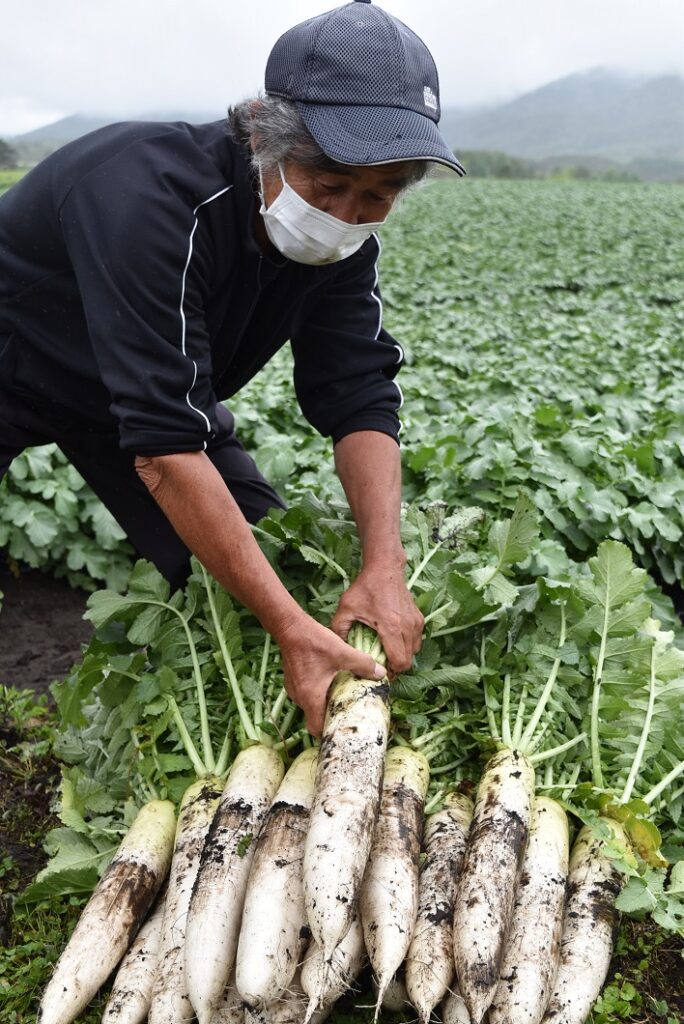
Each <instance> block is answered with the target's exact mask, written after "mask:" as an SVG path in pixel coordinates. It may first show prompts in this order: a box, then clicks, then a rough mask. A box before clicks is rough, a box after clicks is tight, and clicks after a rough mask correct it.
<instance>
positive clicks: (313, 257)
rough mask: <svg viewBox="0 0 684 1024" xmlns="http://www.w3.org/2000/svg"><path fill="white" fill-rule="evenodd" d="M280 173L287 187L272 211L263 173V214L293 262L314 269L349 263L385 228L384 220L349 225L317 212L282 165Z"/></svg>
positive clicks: (276, 241)
mask: <svg viewBox="0 0 684 1024" xmlns="http://www.w3.org/2000/svg"><path fill="white" fill-rule="evenodd" d="M278 170H279V171H280V178H281V180H282V183H283V187H282V189H281V191H280V193H279V194H278V195H277V196H276V198H275V199H274V200H273V202H272V203H271V205H270V206H269V207H268V209H266V205H265V203H264V184H263V178H262V177H261V170H260V171H259V178H260V181H261V209H260V210H259V213H260V214H261V216H262V217H263V219H264V225H265V227H266V234H267V235H268V237H269V238H270V240H271V242H272V243H273V245H274V246H275V247H276V249H277V250H278V251H279V252H281V253H282V254H283V256H287V258H288V259H289V260H294V261H295V263H308V264H310V265H313V266H319V265H320V264H322V263H337V262H338V261H339V260H345V259H346V258H347V256H351V255H352V254H353V253H355V252H356V251H357V249H360V248H361V246H362V245H363V243H364V242H365V241H366V239H367V238H370V236H371V235H372V234H373V232H374V231H375V230H376V229H377V228H379V227H380V226H381V225H382V224H384V221H381V220H380V221H376V222H375V223H373V224H347V222H346V221H344V220H338V218H337V217H333V216H332V214H330V213H325V212H324V211H323V210H317V209H316V207H315V206H311V205H310V204H309V203H307V201H306V200H305V199H302V197H301V196H300V195H299V193H298V192H295V190H294V189H293V188H290V186H289V185H288V184H287V182H286V181H285V176H284V174H283V169H282V167H281V165H280V164H278Z"/></svg>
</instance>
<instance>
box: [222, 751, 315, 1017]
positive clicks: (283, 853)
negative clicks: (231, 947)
mask: <svg viewBox="0 0 684 1024" xmlns="http://www.w3.org/2000/svg"><path fill="white" fill-rule="evenodd" d="M317 756H318V751H317V750H314V749H312V750H305V751H304V752H303V753H301V754H300V755H299V757H298V758H297V759H296V760H295V761H294V763H293V764H292V766H291V767H290V769H289V770H288V772H287V775H286V776H285V778H284V779H283V781H282V783H281V785H280V787H279V789H278V792H277V793H276V795H275V799H274V801H273V805H272V806H271V808H270V809H269V811H268V814H267V815H266V817H265V819H264V824H263V827H262V829H261V832H260V834H259V837H258V839H257V841H256V848H255V852H254V860H253V862H252V870H251V872H250V876H249V882H248V885H247V895H246V897H245V905H244V911H243V914H242V924H241V926H240V939H239V944H238V951H237V962H236V969H235V980H236V985H237V988H238V991H239V992H240V994H241V995H242V997H243V999H244V1000H245V1002H246V1003H248V1004H249V1005H250V1006H267V1005H269V1004H270V1003H274V1002H275V1001H276V1000H279V999H281V998H282V997H283V996H284V994H285V993H286V990H288V989H289V988H290V987H291V983H292V980H293V978H294V975H295V973H296V971H297V968H298V966H299V964H300V962H301V959H302V956H303V953H304V949H305V947H306V943H307V942H308V940H309V937H310V932H309V927H308V924H307V920H306V908H305V906H304V886H303V882H302V869H303V856H304V841H305V839H306V832H307V827H308V824H309V812H310V810H311V801H312V800H313V789H314V780H315V777H316V759H317Z"/></svg>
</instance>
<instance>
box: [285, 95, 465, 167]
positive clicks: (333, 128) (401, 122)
mask: <svg viewBox="0 0 684 1024" xmlns="http://www.w3.org/2000/svg"><path fill="white" fill-rule="evenodd" d="M295 102H296V104H297V109H298V110H299V113H300V114H301V116H302V120H303V121H304V124H305V125H306V127H307V128H308V129H309V131H310V132H311V134H312V135H313V137H314V139H315V140H316V142H317V143H318V145H319V146H320V147H321V149H322V150H323V152H324V153H325V154H326V156H329V157H330V158H331V159H332V160H338V161H339V162H340V163H343V164H388V163H397V162H398V161H400V160H434V161H435V163H440V164H444V165H446V166H447V167H451V169H452V170H454V171H456V173H457V174H460V175H464V174H465V170H464V168H463V167H462V166H461V164H460V163H459V162H458V160H457V159H456V157H455V156H454V154H453V153H452V151H451V150H450V149H449V147H448V146H447V144H446V142H445V141H444V139H443V138H442V135H441V133H440V131H439V129H438V128H437V125H436V124H435V122H434V121H432V120H431V119H430V118H429V117H424V116H423V115H422V114H417V113H416V112H415V111H413V110H405V109H404V108H401V107H375V106H374V107H370V106H369V107H360V106H358V107H357V106H338V105H333V104H331V105H327V104H323V103H301V102H299V101H295Z"/></svg>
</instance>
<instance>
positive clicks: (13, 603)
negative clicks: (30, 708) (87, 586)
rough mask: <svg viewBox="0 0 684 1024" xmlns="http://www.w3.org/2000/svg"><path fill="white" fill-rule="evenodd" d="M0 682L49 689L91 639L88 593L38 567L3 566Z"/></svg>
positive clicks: (0, 569) (0, 580) (41, 690)
mask: <svg viewBox="0 0 684 1024" xmlns="http://www.w3.org/2000/svg"><path fill="white" fill-rule="evenodd" d="M0 591H1V592H2V593H3V594H4V598H3V600H2V605H1V607H0V684H4V685H5V686H14V687H16V688H17V689H32V690H35V691H36V692H37V693H47V692H48V687H49V685H50V683H51V682H53V681H54V680H55V679H63V678H64V677H65V676H66V675H67V674H68V672H69V669H70V668H71V666H72V665H73V664H74V662H75V661H77V660H78V659H79V657H80V655H81V645H82V644H86V643H88V641H89V639H90V637H91V636H92V626H91V625H90V623H89V622H86V621H85V620H84V619H83V618H82V616H83V613H84V611H85V605H86V601H87V599H88V594H86V593H85V591H83V590H72V588H71V587H70V586H69V584H68V583H67V582H66V580H56V579H53V578H52V577H51V576H46V575H45V574H44V573H42V572H39V571H38V570H37V569H22V570H18V569H16V568H14V567H13V568H12V570H11V569H10V568H8V567H7V566H5V565H2V566H1V567H0Z"/></svg>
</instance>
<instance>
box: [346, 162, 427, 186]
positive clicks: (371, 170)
mask: <svg viewBox="0 0 684 1024" xmlns="http://www.w3.org/2000/svg"><path fill="white" fill-rule="evenodd" d="M410 168H411V165H410V163H408V162H406V161H401V162H398V163H389V164H338V163H334V162H331V166H330V168H329V173H330V174H344V175H347V176H349V177H350V178H355V179H357V180H360V179H362V178H368V179H369V180H372V181H375V182H377V183H382V184H385V185H402V184H404V183H405V182H406V181H408V179H409V177H410V173H411V170H410Z"/></svg>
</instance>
